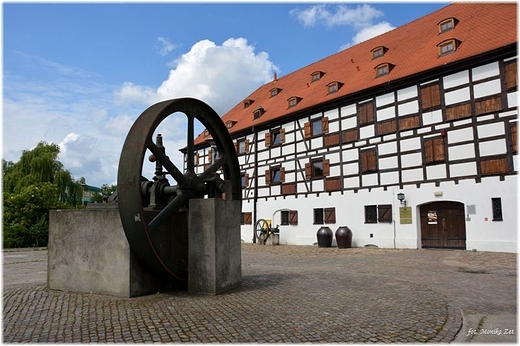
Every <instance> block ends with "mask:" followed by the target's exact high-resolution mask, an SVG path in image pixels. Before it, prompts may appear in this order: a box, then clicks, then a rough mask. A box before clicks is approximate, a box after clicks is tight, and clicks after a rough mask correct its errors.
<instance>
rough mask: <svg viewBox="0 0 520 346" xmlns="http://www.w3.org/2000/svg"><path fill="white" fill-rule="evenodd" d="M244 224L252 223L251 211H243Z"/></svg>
mask: <svg viewBox="0 0 520 346" xmlns="http://www.w3.org/2000/svg"><path fill="white" fill-rule="evenodd" d="M244 224H246V225H251V224H253V213H251V212H247V213H244Z"/></svg>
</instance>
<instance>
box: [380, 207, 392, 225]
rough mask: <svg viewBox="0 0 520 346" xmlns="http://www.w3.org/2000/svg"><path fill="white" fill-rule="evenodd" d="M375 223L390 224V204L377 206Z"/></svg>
mask: <svg viewBox="0 0 520 346" xmlns="http://www.w3.org/2000/svg"><path fill="white" fill-rule="evenodd" d="M377 221H379V222H388V223H392V205H391V204H383V205H378V206H377Z"/></svg>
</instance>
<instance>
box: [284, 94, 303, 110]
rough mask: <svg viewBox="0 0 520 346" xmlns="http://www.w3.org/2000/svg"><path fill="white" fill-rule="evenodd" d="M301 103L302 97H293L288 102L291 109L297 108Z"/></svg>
mask: <svg viewBox="0 0 520 346" xmlns="http://www.w3.org/2000/svg"><path fill="white" fill-rule="evenodd" d="M300 101H301V97H297V96H293V97H291V98H290V99H288V100H287V102H288V103H289V105H288V106H289V108H291V107H294V106H296V105H297V104H298V102H300Z"/></svg>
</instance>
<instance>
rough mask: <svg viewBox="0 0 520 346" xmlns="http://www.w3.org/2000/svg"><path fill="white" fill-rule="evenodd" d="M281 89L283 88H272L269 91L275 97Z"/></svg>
mask: <svg viewBox="0 0 520 346" xmlns="http://www.w3.org/2000/svg"><path fill="white" fill-rule="evenodd" d="M280 91H282V89H280V88H272V89H271V90H270V91H269V92H270V93H271V97H275V96H276V95H278V94H279V93H280Z"/></svg>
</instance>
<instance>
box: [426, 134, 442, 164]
mask: <svg viewBox="0 0 520 346" xmlns="http://www.w3.org/2000/svg"><path fill="white" fill-rule="evenodd" d="M445 160H446V155H445V145H444V137H436V138H428V139H425V140H424V162H425V163H426V164H430V163H440V162H444V161H445Z"/></svg>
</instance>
